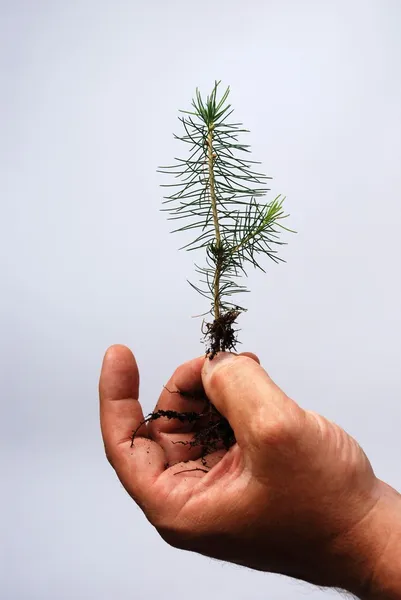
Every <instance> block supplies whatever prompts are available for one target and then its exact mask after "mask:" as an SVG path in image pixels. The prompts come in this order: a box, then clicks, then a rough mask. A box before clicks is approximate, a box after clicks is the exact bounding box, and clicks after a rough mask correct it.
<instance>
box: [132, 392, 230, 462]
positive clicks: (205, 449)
mask: <svg viewBox="0 0 401 600" xmlns="http://www.w3.org/2000/svg"><path fill="white" fill-rule="evenodd" d="M176 393H179V394H181V393H182V392H179V391H178V392H176ZM183 395H186V396H188V394H187V393H184V394H183ZM162 418H164V419H169V420H171V419H177V421H180V422H181V423H191V424H193V431H194V438H193V439H192V440H191V441H190V442H184V441H182V442H175V443H176V444H183V445H185V446H190V447H196V446H200V447H201V448H202V450H201V462H202V464H203V466H204V467H208V464H207V460H206V457H207V456H208V454H211V453H212V452H215V451H216V450H218V449H221V447H223V448H225V449H226V450H228V449H229V448H230V447H231V446H233V445H234V444H235V436H234V432H233V430H232V428H231V425H230V424H229V422H228V421H227V419H225V418H224V417H223V416H222V415H221V414H220V413H219V412H218V411H217V410H216V408H215V407H214V406H213V405H212V404H211V403H210V402H207V404H206V408H205V410H204V412H201V413H198V412H193V411H188V412H177V411H175V410H161V409H160V410H157V411H155V412H153V413H150V415H148V416H147V417H146V418H145V419H144V420H143V421H142V423H140V424H139V426H138V427H137V428H136V430H135V431H134V432H133V434H132V440H131V447H132V446H133V445H134V441H135V437H136V434H137V432H138V431H139V429H140V428H141V427H142V425H144V424H145V423H150V422H151V421H157V420H158V419H162ZM201 419H202V420H203V423H202V426H200V423H199V422H200V421H201ZM205 420H206V423H205V422H204V421H205ZM191 470H192V469H191ZM195 470H203V469H195ZM204 470H205V471H206V472H207V470H206V469H204ZM180 472H181V471H180Z"/></svg>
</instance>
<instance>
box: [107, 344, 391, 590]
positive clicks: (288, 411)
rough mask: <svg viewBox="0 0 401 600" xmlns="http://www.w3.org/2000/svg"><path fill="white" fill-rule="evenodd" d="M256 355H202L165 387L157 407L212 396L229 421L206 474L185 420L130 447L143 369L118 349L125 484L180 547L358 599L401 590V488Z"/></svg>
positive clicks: (116, 457) (111, 367) (110, 436)
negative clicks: (224, 444) (293, 395)
mask: <svg viewBox="0 0 401 600" xmlns="http://www.w3.org/2000/svg"><path fill="white" fill-rule="evenodd" d="M251 356H252V355H251ZM255 358H256V357H254V358H252V357H250V356H236V355H232V354H224V353H222V354H219V355H217V356H216V357H215V358H214V359H213V360H208V359H205V358H203V357H201V358H197V359H194V360H192V361H189V362H187V363H185V364H184V365H182V366H181V367H179V368H178V369H177V370H176V371H175V373H174V374H173V376H172V378H171V379H170V381H169V382H168V384H167V385H166V387H165V388H164V390H163V392H162V393H161V396H160V398H159V401H158V404H157V407H156V409H163V410H176V411H179V412H181V411H197V412H202V410H203V407H204V400H203V401H202V395H203V394H204V395H205V397H207V398H209V399H210V401H211V402H212V403H213V404H214V406H215V407H216V408H217V409H218V410H219V412H220V413H221V414H222V415H224V416H225V417H226V418H227V419H228V421H229V423H230V424H231V426H232V428H233V430H234V433H235V437H236V440H237V443H236V444H235V445H234V446H233V447H231V448H230V449H229V450H228V451H226V450H224V449H221V450H217V451H216V452H214V453H212V454H211V455H209V456H208V457H207V463H208V467H210V470H209V471H208V472H207V473H205V468H204V465H203V463H202V461H201V453H202V448H200V447H198V446H195V447H192V446H190V445H188V444H180V443H177V442H189V441H190V440H191V439H193V436H194V433H193V431H191V425H189V424H188V423H180V422H177V421H175V420H167V419H158V420H157V421H153V422H150V423H149V424H147V425H143V426H142V427H141V428H140V429H139V430H138V432H137V436H136V438H135V441H134V445H133V446H132V447H131V437H132V432H133V431H134V430H135V429H136V428H137V427H138V425H139V424H140V423H141V422H142V421H143V414H142V409H141V407H140V404H139V402H138V391H139V374H138V369H137V365H136V362H135V358H134V357H133V355H132V353H131V352H130V351H129V350H128V349H127V348H125V347H123V346H113V347H112V348H110V349H109V351H108V352H107V353H106V356H105V359H104V363H103V368H102V374H101V378H100V414H101V427H102V434H103V439H104V444H105V450H106V454H107V457H108V459H109V461H110V462H111V464H112V466H113V467H114V469H115V470H116V472H117V475H118V477H119V479H120V480H121V482H122V484H123V485H124V487H125V488H126V490H127V491H128V493H129V494H130V495H131V496H132V498H133V499H134V500H135V502H137V504H138V505H139V506H140V507H141V508H142V510H143V511H144V513H145V515H146V517H147V518H148V519H149V521H150V522H151V523H152V524H153V525H154V526H155V527H156V528H157V530H158V531H159V533H160V535H161V536H162V537H163V538H164V539H165V540H166V541H167V542H168V543H170V544H171V545H173V546H175V547H178V548H182V549H187V550H192V551H196V552H199V553H201V554H204V555H207V556H211V557H214V558H219V559H222V560H226V561H230V562H233V563H237V564H241V565H245V566H247V567H251V568H254V569H258V570H263V571H269V572H275V573H282V574H284V575H288V576H291V577H296V578H299V579H303V580H306V581H309V582H311V583H315V584H318V585H321V586H333V587H339V588H343V589H346V590H348V591H351V592H353V593H355V594H358V595H359V596H360V597H361V598H369V599H370V598H372V599H373V598H381V599H383V598H388V599H392V598H401V533H400V532H401V524H400V510H401V508H400V496H399V495H398V494H397V493H396V492H395V491H394V490H392V489H391V488H389V487H388V486H386V485H385V484H384V483H382V482H381V481H379V480H378V479H377V478H376V477H375V475H374V473H373V470H372V467H371V465H370V463H369V461H368V459H367V458H366V456H365V454H364V453H363V451H362V450H361V448H360V447H359V446H358V444H357V443H356V441H355V440H354V439H353V438H351V437H350V436H348V435H347V434H346V433H345V432H344V431H343V430H342V429H340V428H339V427H338V426H336V425H335V424H333V423H331V422H329V421H327V420H326V419H324V418H323V417H321V416H319V415H317V414H315V413H312V412H309V411H305V410H303V409H302V408H301V407H299V406H298V405H297V404H296V403H295V402H294V401H293V400H291V399H290V398H288V397H287V396H286V395H285V394H284V392H283V391H282V390H280V388H278V387H277V386H276V385H275V384H274V382H273V381H272V380H271V379H270V378H269V376H268V375H267V374H266V372H265V371H264V370H263V369H262V367H261V366H260V365H259V364H258V362H257V361H256V360H255ZM177 391H181V392H185V395H184V396H182V395H180V394H179V393H176V392H177ZM190 394H193V398H189V397H188V396H189V395H190ZM188 460H189V462H184V461H188ZM166 463H167V464H168V467H166ZM397 511H398V516H397ZM397 557H398V558H397Z"/></svg>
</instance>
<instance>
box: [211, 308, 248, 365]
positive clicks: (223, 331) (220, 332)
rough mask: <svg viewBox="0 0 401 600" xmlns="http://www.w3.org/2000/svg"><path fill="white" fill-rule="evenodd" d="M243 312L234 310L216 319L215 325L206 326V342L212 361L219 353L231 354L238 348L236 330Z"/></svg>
mask: <svg viewBox="0 0 401 600" xmlns="http://www.w3.org/2000/svg"><path fill="white" fill-rule="evenodd" d="M240 314H241V311H240V310H238V309H235V308H232V309H230V310H228V311H227V312H225V313H224V314H223V315H221V316H220V317H219V318H218V319H215V320H214V321H213V323H206V324H205V340H206V343H207V344H208V348H207V350H206V354H207V356H208V357H209V358H210V360H212V359H213V358H214V357H215V356H216V354H217V353H218V352H226V351H228V352H230V351H233V350H235V348H236V346H237V343H238V341H237V336H236V333H237V330H236V329H234V327H233V325H234V324H235V322H236V320H237V318H238V317H239V315H240Z"/></svg>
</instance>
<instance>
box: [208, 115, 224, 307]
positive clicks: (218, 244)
mask: <svg viewBox="0 0 401 600" xmlns="http://www.w3.org/2000/svg"><path fill="white" fill-rule="evenodd" d="M213 129H214V124H213V123H210V125H209V127H208V135H207V160H208V169H209V192H210V201H211V204H212V212H213V223H214V229H215V233H216V250H217V252H216V271H215V275H214V281H213V296H214V318H215V319H218V318H219V317H220V302H219V297H220V268H221V253H220V252H219V251H220V250H221V237H220V226H219V217H218V213H217V198H216V189H215V179H214V169H213V163H214V157H213Z"/></svg>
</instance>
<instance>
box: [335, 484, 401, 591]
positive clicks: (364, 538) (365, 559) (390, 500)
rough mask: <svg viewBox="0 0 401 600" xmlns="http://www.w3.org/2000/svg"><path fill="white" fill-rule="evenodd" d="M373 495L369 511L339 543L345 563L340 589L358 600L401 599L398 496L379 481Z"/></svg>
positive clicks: (400, 502)
mask: <svg viewBox="0 0 401 600" xmlns="http://www.w3.org/2000/svg"><path fill="white" fill-rule="evenodd" d="M377 493H378V498H377V502H376V503H375V505H374V507H373V508H372V510H371V511H370V512H369V514H368V515H367V516H366V518H365V519H364V520H363V521H362V522H361V523H359V524H358V526H356V528H355V529H354V530H352V531H351V532H349V533H348V534H347V535H346V536H344V538H343V540H342V541H341V542H340V544H339V548H338V551H339V552H340V554H342V555H343V556H344V557H345V558H346V561H347V562H348V567H346V566H344V569H343V575H344V576H343V577H342V579H343V580H344V581H343V582H341V587H343V588H344V589H346V590H347V591H349V592H351V593H353V594H355V595H356V596H357V597H358V598H360V599H361V600H401V495H400V494H398V493H397V492H396V491H395V490H394V489H393V488H391V487H390V486H388V485H387V484H385V483H383V482H382V481H379V480H378V481H377ZM345 564H347V563H344V565H345Z"/></svg>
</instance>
